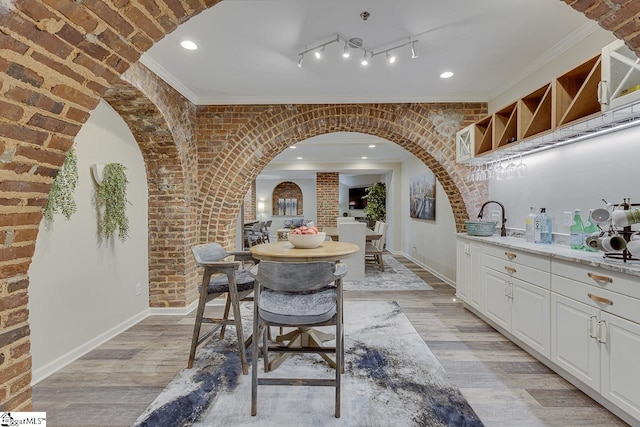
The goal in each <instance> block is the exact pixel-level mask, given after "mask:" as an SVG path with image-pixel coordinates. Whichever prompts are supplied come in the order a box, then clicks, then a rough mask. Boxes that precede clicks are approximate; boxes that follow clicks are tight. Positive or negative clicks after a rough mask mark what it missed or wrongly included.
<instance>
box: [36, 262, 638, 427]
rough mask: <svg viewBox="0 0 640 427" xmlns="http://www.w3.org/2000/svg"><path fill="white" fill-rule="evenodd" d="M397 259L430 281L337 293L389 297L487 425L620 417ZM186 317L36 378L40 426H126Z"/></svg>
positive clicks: (592, 422) (151, 320)
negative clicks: (43, 420) (421, 285)
mask: <svg viewBox="0 0 640 427" xmlns="http://www.w3.org/2000/svg"><path fill="white" fill-rule="evenodd" d="M396 258H397V259H398V260H399V261H400V262H402V263H403V264H405V265H406V266H407V267H409V268H410V269H411V270H412V271H414V272H415V273H416V274H417V275H418V276H420V277H421V278H423V279H424V280H425V281H426V282H428V283H430V284H431V286H433V288H434V290H433V291H404V292H398V291H395V292H382V291H378V292H366V291H350V292H345V300H346V301H350V300H365V301H366V300H370V301H375V300H395V301H397V302H398V304H400V306H401V307H402V309H403V310H404V312H405V313H406V314H407V317H408V318H409V320H410V321H411V323H412V324H413V326H414V327H415V328H416V330H417V331H418V332H419V333H420V335H421V337H422V338H423V339H424V340H425V342H426V343H427V345H428V346H429V348H431V350H432V351H433V353H434V354H435V355H436V357H437V358H438V360H440V363H441V364H442V366H443V367H444V369H445V370H446V372H447V374H448V375H449V378H450V379H451V381H452V382H453V383H454V384H456V385H457V386H458V387H459V388H460V390H461V391H462V393H463V394H464V396H465V397H466V398H467V400H468V401H469V403H470V404H471V406H472V407H473V409H474V410H475V411H476V413H477V414H478V416H479V417H480V419H481V420H482V421H483V423H484V424H485V425H486V426H488V427H490V426H508V427H514V426H517V427H520V426H563V427H566V426H598V427H604V426H626V425H627V424H626V423H624V422H623V421H621V420H620V419H619V418H617V417H616V416H614V415H613V414H611V413H610V412H609V411H607V410H606V409H605V408H603V407H602V406H600V405H599V404H598V403H596V402H595V401H593V400H592V399H590V398H589V397H588V396H586V395H585V394H583V393H582V392H580V391H579V390H577V389H576V388H575V387H573V386H572V385H571V384H570V383H568V382H567V381H565V380H564V379H562V378H561V377H559V376H558V375H556V374H554V373H553V372H552V371H551V370H549V369H548V368H547V367H545V366H544V365H543V364H541V363H539V362H537V361H536V360H535V359H534V358H532V357H531V356H529V355H528V354H527V353H525V352H524V351H522V350H521V349H520V348H518V347H517V346H516V345H514V344H512V343H511V342H510V341H508V340H507V339H505V338H504V337H503V336H502V335H500V334H499V333H497V332H496V331H495V330H494V329H493V328H491V327H490V326H488V325H487V324H486V323H484V322H483V321H482V320H480V319H478V318H477V317H476V316H475V315H473V314H472V313H470V312H469V311H467V310H465V309H464V308H463V307H462V305H461V304H460V303H459V302H456V300H455V295H454V289H453V288H451V287H450V286H449V285H447V284H445V283H443V282H441V281H440V280H439V279H437V278H436V277H434V276H433V275H431V274H430V273H428V272H426V271H424V270H422V269H421V268H419V267H418V266H416V265H414V264H413V263H411V262H410V261H408V260H406V259H404V258H402V257H396ZM213 309H214V310H215V309H216V307H214V308H213ZM192 325H193V314H191V315H189V316H151V317H148V318H147V319H145V320H144V321H142V322H140V323H139V324H137V325H135V326H134V327H132V328H130V329H129V330H127V331H126V332H124V333H122V334H120V335H119V336H117V337H116V338H114V339H112V340H111V341H109V342H107V343H106V344H104V345H102V346H101V347H99V348H97V349H96V350H93V351H92V352H90V353H88V354H87V355H85V356H84V357H82V358H80V359H78V360H77V361H75V362H73V363H72V364H70V365H69V366H67V367H66V368H64V369H62V370H61V371H59V372H57V373H56V374H54V375H52V376H50V377H48V378H47V379H45V380H44V381H42V382H40V383H39V384H37V385H36V386H34V387H33V405H34V411H46V412H47V425H48V426H84V427H89V426H131V425H132V424H133V422H134V421H135V420H136V419H137V417H138V416H139V415H140V414H141V413H142V411H143V410H144V409H145V408H146V407H147V406H148V405H149V404H150V403H151V401H153V400H154V398H155V397H156V396H157V395H158V393H160V391H162V389H163V388H164V387H165V386H166V385H167V384H168V383H169V381H171V379H173V377H174V376H175V375H176V374H177V373H178V372H179V371H180V370H181V369H182V368H184V367H185V366H186V361H187V355H188V347H189V342H190V338H191V332H192Z"/></svg>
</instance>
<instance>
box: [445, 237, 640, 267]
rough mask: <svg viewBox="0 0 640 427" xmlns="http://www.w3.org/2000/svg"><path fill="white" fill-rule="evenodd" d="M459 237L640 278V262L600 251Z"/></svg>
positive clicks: (518, 240)
mask: <svg viewBox="0 0 640 427" xmlns="http://www.w3.org/2000/svg"><path fill="white" fill-rule="evenodd" d="M457 236H458V237H461V238H464V239H467V240H472V241H476V242H482V243H491V244H493V245H497V246H503V247H505V248H511V249H518V250H521V251H525V252H529V253H532V254H539V255H546V256H548V257H550V258H552V259H559V260H563V261H570V262H576V263H580V264H583V265H588V266H592V267H598V268H602V269H605V270H610V271H617V272H619V273H625V274H631V275H634V276H638V277H640V261H636V260H627V262H626V263H625V262H623V261H622V260H621V259H615V258H605V257H604V254H603V253H602V252H600V251H598V252H586V251H578V250H575V249H571V248H570V247H569V246H566V245H560V244H551V245H543V244H538V243H529V242H527V241H526V240H524V239H523V238H521V237H511V236H507V237H501V236H499V235H493V236H488V237H480V236H469V235H468V234H466V233H457Z"/></svg>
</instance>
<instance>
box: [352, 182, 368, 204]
mask: <svg viewBox="0 0 640 427" xmlns="http://www.w3.org/2000/svg"><path fill="white" fill-rule="evenodd" d="M368 189H369V187H353V188H349V209H364V207H365V206H367V199H363V198H362V197H363V196H365V195H366V194H367V190H368Z"/></svg>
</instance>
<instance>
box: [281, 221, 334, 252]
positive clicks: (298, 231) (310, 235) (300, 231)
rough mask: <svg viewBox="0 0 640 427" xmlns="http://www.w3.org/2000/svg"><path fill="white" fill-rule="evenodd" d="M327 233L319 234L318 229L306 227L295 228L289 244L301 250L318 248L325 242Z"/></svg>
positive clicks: (290, 234)
mask: <svg viewBox="0 0 640 427" xmlns="http://www.w3.org/2000/svg"><path fill="white" fill-rule="evenodd" d="M325 237H326V233H324V232H319V231H318V229H317V228H316V227H313V226H311V227H307V226H305V225H303V226H301V227H298V228H294V229H293V230H291V231H290V232H289V236H288V239H289V243H291V244H292V245H293V246H295V247H296V248H299V249H313V248H317V247H318V246H320V245H321V244H322V242H324V239H325Z"/></svg>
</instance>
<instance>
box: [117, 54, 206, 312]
mask: <svg viewBox="0 0 640 427" xmlns="http://www.w3.org/2000/svg"><path fill="white" fill-rule="evenodd" d="M125 80H126V81H125ZM128 82H131V83H128ZM134 85H135V86H134ZM104 99H105V100H106V101H107V102H108V103H109V104H110V105H111V106H112V107H113V108H114V109H115V110H116V111H117V112H118V113H119V114H120V116H121V117H122V118H123V120H124V121H125V122H126V123H127V125H128V126H129V129H130V130H131V132H132V133H133V135H134V137H135V139H136V141H137V142H138V146H139V147H140V151H141V152H142V156H143V158H144V162H145V166H146V172H147V185H148V188H149V200H148V203H149V305H150V306H151V307H185V306H187V305H188V304H189V303H190V302H191V301H193V300H194V299H195V298H196V296H195V286H189V284H193V283H195V273H196V269H195V265H194V261H193V256H192V255H191V250H190V247H191V246H192V245H193V244H194V243H193V241H192V240H193V236H194V234H195V233H193V231H194V230H190V228H194V227H195V221H194V220H193V219H194V218H195V209H192V208H191V206H192V203H191V200H194V199H195V189H196V188H197V186H196V175H197V173H196V167H197V165H196V162H195V160H194V159H195V157H196V150H195V145H194V144H193V135H192V133H193V132H192V130H191V125H192V120H193V115H194V113H195V106H194V105H193V104H191V103H190V102H189V101H188V100H186V99H185V98H184V97H182V95H180V94H179V93H178V92H176V91H175V90H174V89H173V88H171V87H170V86H168V85H166V84H165V83H164V82H162V81H161V80H160V79H159V78H158V77H157V76H156V75H155V74H153V73H152V72H150V71H149V70H148V69H147V68H145V67H144V66H142V65H140V64H139V63H136V64H134V65H133V66H132V67H131V68H130V69H129V70H127V71H126V72H125V73H124V74H123V75H122V80H119V81H118V82H116V83H114V84H113V85H112V86H111V87H110V88H109V89H108V90H107V91H106V93H105V95H104ZM161 110H162V111H161ZM163 111H164V112H167V113H163ZM175 113H183V114H181V115H176V114H175ZM159 272H162V273H159Z"/></svg>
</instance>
